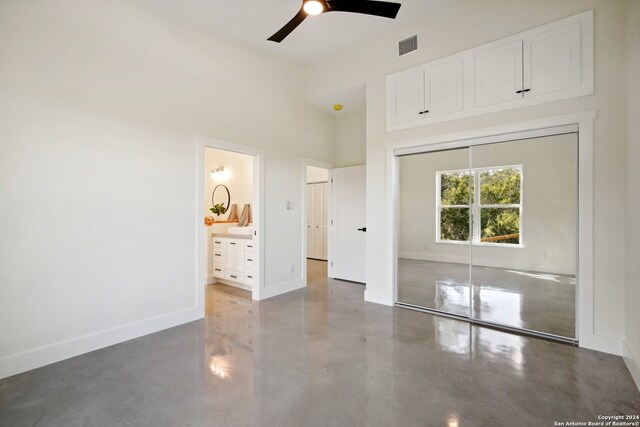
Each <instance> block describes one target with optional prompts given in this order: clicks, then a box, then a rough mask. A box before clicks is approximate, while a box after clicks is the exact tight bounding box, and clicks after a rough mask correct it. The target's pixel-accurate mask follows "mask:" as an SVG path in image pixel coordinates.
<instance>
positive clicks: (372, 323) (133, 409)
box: [0, 264, 640, 427]
mask: <svg viewBox="0 0 640 427" xmlns="http://www.w3.org/2000/svg"><path fill="white" fill-rule="evenodd" d="M316 266H317V267H319V268H320V267H322V265H320V264H318V265H316ZM316 266H311V267H314V268H315V267H316ZM309 271H311V268H310V270H309ZM309 276H310V280H309V283H308V286H307V288H306V289H301V290H298V291H295V292H291V293H288V294H286V295H282V296H279V297H276V298H272V299H268V300H264V301H261V302H259V303H258V302H255V301H252V300H251V299H250V298H247V297H246V295H243V294H241V293H238V292H236V290H235V289H227V288H226V287H222V286H210V287H209V289H208V291H209V295H208V298H210V301H211V303H212V307H211V312H210V315H208V316H207V317H206V318H205V319H202V320H199V321H196V322H192V323H189V324H186V325H183V326H179V327H175V328H171V329H168V330H165V331H162V332H159V333H155V334H152V335H147V336H144V337H141V338H138V339H135V340H131V341H128V342H125V343H122V344H118V345H115V346H112V347H109V348H105V349H102V350H98V351H94V352H91V353H88V354H85V355H82V356H78V357H75V358H72V359H69V360H66V361H63V362H59V363H56V364H53V365H50V366H46V367H43V368H40V369H35V370H33V371H30V372H26V373H24V374H20V375H16V376H13V377H11V378H7V379H4V380H0V425H3V426H4V425H6V426H27V425H29V426H31V425H42V426H47V427H54V426H85V425H91V426H121V425H135V426H154V427H158V426H183V425H190V426H211V425H215V426H327V425H335V426H400V425H402V426H417V425H420V426H443V425H449V426H452V425H460V426H490V425H491V426H506V425H523V426H552V425H554V421H571V420H576V421H581V420H584V421H597V416H598V415H613V414H638V413H639V412H640V392H639V391H638V389H637V388H636V386H635V384H634V382H633V380H632V378H631V375H630V374H629V372H628V370H627V368H626V366H625V365H624V362H623V360H622V359H621V358H620V357H616V356H611V355H608V354H604V353H599V352H595V351H590V350H585V349H580V348H576V347H572V346H569V345H564V344H557V343H552V342H548V341H545V340H541V339H536V338H529V337H524V336H519V335H514V334H509V333H504V332H500V331H495V330H491V329H487V328H482V327H477V326H473V325H470V324H468V323H466V322H461V321H458V320H453V319H448V318H442V317H438V316H432V315H429V314H425V313H419V312H415V311H411V310H405V309H400V308H395V307H386V306H382V305H378V304H371V303H366V302H365V301H364V300H363V293H364V290H365V288H364V286H362V285H359V284H354V283H349V282H341V281H337V280H332V279H327V278H326V277H317V278H311V277H312V275H311V274H310V275H309Z"/></svg>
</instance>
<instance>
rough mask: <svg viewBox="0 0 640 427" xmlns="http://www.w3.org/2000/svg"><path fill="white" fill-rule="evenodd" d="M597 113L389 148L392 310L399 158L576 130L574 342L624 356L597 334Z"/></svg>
mask: <svg viewBox="0 0 640 427" xmlns="http://www.w3.org/2000/svg"><path fill="white" fill-rule="evenodd" d="M595 118H596V112H595V111H586V112H581V113H575V114H568V115H563V116H556V117H548V118H544V119H540V120H533V121H527V122H519V123H511V124H507V125H502V126H495V127H489V128H480V129H473V130H468V131H463V132H458V133H451V134H442V135H435V136H430V137H425V138H420V139H414V140H408V141H397V142H391V143H388V144H386V145H385V150H386V156H385V157H386V166H387V172H386V178H387V179H386V182H387V188H386V191H387V200H388V201H389V203H388V204H387V224H386V237H387V241H389V242H390V244H389V246H388V251H387V260H388V267H389V268H388V271H389V277H388V280H389V282H390V283H391V284H392V289H391V295H390V297H391V298H390V301H389V305H394V304H396V303H397V254H398V240H397V236H398V230H397V226H398V215H397V212H398V177H397V174H398V156H400V155H404V154H413V153H421V152H429V151H436V150H445V149H451V148H459V147H462V146H474V145H481V144H483V143H487V142H500V141H510V140H514V139H527V138H535V137H540V136H547V135H554V134H557V133H562V132H567V131H568V130H569V129H574V131H577V132H578V170H579V174H578V248H577V249H578V266H577V271H576V276H577V279H578V283H579V285H578V287H577V289H576V300H577V304H576V339H577V341H578V342H579V345H580V346H581V347H585V348H590V349H593V350H599V351H604V352H607V353H613V354H618V355H620V354H621V353H622V341H621V340H618V339H616V338H613V337H609V336H605V335H602V334H599V333H597V332H596V329H595V322H594V320H595V319H594V282H593V247H594V246H593V204H594V203H593V193H594V184H593V176H594V170H593V169H594V168H593V150H594V138H593V122H594V120H595Z"/></svg>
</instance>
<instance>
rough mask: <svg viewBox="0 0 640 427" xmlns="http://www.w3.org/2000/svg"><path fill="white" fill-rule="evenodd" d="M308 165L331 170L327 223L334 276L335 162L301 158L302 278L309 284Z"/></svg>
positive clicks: (329, 262) (329, 255) (329, 252)
mask: <svg viewBox="0 0 640 427" xmlns="http://www.w3.org/2000/svg"><path fill="white" fill-rule="evenodd" d="M307 166H314V167H316V168H322V169H327V170H328V171H329V174H328V181H329V185H327V188H328V191H329V194H328V195H327V200H328V203H329V204H328V205H327V213H328V214H329V221H328V224H327V276H328V277H333V276H332V274H331V259H332V254H333V233H332V232H331V231H332V230H333V226H332V221H333V215H332V212H333V211H332V209H331V207H332V199H331V181H332V171H333V168H334V166H333V164H332V163H329V162H324V161H322V160H315V159H309V158H306V157H303V158H302V159H301V174H302V179H301V182H302V197H301V199H300V200H302V206H301V207H300V215H301V217H302V262H301V265H302V280H303V281H304V283H305V286H306V285H307V209H308V206H309V200H307Z"/></svg>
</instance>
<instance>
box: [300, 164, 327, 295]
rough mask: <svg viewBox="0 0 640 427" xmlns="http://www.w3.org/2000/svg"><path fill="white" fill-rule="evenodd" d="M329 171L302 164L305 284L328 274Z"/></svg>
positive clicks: (324, 277) (323, 277)
mask: <svg viewBox="0 0 640 427" xmlns="http://www.w3.org/2000/svg"><path fill="white" fill-rule="evenodd" d="M330 177H331V170H330V169H328V168H325V167H319V166H312V165H309V164H307V165H306V176H305V201H306V221H305V226H306V242H307V243H306V254H307V259H306V273H307V284H309V283H313V282H314V281H316V280H320V279H326V278H327V276H328V259H329V225H330V221H331V219H330V212H331V211H330V209H329V205H330V200H331V197H330V193H331V183H330V179H331V178H330Z"/></svg>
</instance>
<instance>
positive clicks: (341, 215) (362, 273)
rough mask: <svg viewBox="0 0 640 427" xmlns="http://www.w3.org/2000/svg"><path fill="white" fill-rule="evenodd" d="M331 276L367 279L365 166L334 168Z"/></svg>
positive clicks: (358, 280) (355, 279)
mask: <svg viewBox="0 0 640 427" xmlns="http://www.w3.org/2000/svg"><path fill="white" fill-rule="evenodd" d="M332 177H333V183H332V187H331V197H332V200H333V202H332V204H331V206H332V208H331V211H332V219H333V229H332V233H333V242H334V245H333V250H332V255H331V269H330V271H331V277H334V278H336V279H344V280H351V281H353V282H361V283H364V282H365V280H366V265H365V264H366V234H365V233H366V216H365V190H366V188H365V183H366V178H365V167H364V166H354V167H349V168H340V169H333V171H332Z"/></svg>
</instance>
